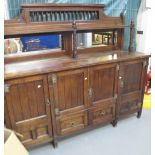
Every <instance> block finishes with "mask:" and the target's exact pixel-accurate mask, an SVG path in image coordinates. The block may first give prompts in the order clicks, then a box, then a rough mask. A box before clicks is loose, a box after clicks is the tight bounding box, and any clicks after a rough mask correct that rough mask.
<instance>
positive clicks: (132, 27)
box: [128, 20, 135, 52]
mask: <svg viewBox="0 0 155 155" xmlns="http://www.w3.org/2000/svg"><path fill="white" fill-rule="evenodd" d="M134 33H135V24H134V21H133V20H131V24H130V42H129V48H128V51H129V52H133V51H134V48H133V39H134Z"/></svg>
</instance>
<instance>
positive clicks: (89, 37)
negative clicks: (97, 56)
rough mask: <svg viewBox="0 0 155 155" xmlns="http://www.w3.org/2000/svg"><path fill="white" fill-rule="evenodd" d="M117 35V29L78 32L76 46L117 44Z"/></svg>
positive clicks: (87, 46)
mask: <svg viewBox="0 0 155 155" xmlns="http://www.w3.org/2000/svg"><path fill="white" fill-rule="evenodd" d="M117 35H118V34H117V31H104V32H93V33H78V34H77V47H78V48H89V47H100V46H110V45H114V46H117Z"/></svg>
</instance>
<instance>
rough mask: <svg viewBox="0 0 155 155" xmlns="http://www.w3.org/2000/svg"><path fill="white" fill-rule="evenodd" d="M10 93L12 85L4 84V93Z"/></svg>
mask: <svg viewBox="0 0 155 155" xmlns="http://www.w3.org/2000/svg"><path fill="white" fill-rule="evenodd" d="M9 91H10V85H9V84H4V93H8V92H9Z"/></svg>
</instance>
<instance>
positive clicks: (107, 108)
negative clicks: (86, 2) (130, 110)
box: [91, 102, 115, 125]
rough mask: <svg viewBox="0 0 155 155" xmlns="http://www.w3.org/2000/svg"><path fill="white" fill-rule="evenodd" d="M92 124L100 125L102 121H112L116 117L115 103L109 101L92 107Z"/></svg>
mask: <svg viewBox="0 0 155 155" xmlns="http://www.w3.org/2000/svg"><path fill="white" fill-rule="evenodd" d="M91 111H92V114H93V117H92V124H93V125H98V124H101V123H106V122H112V121H113V120H114V119H115V104H113V103H110V102H107V103H104V104H101V103H100V104H97V105H96V106H94V107H93V108H92V109H91Z"/></svg>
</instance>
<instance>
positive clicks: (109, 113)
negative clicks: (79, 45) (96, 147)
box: [89, 64, 119, 124]
mask: <svg viewBox="0 0 155 155" xmlns="http://www.w3.org/2000/svg"><path fill="white" fill-rule="evenodd" d="M118 69H119V66H118V64H109V65H100V66H96V67H91V68H90V69H89V71H90V72H89V73H90V75H89V78H90V88H89V95H90V103H91V105H92V108H91V111H90V112H89V113H90V117H91V120H92V123H93V124H100V123H103V122H108V121H112V120H114V118H115V106H116V100H117V77H118Z"/></svg>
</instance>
